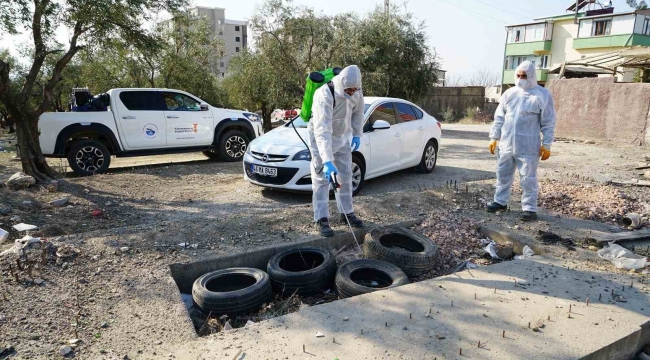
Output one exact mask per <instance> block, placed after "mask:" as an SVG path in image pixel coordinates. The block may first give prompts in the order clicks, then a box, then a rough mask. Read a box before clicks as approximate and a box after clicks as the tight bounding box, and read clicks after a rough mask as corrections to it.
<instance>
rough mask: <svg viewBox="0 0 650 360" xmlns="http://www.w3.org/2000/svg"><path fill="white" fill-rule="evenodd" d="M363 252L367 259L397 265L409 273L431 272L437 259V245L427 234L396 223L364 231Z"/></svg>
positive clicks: (413, 274) (417, 274)
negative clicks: (365, 232)
mask: <svg viewBox="0 0 650 360" xmlns="http://www.w3.org/2000/svg"><path fill="white" fill-rule="evenodd" d="M363 252H364V254H365V255H366V257H367V258H368V259H377V260H382V261H386V262H388V263H391V264H393V265H396V266H397V267H399V268H400V269H402V270H403V271H404V272H405V273H406V275H408V276H419V275H422V274H423V273H425V272H427V271H430V270H431V269H433V268H434V267H435V266H436V263H437V261H438V253H439V252H438V245H436V244H434V242H433V241H432V240H431V239H429V238H428V237H426V236H424V235H422V234H418V233H416V232H415V231H411V230H409V229H405V228H402V227H398V226H389V227H385V228H381V229H374V230H372V231H370V232H369V233H368V234H366V239H365V240H364V242H363Z"/></svg>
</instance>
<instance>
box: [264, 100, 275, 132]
mask: <svg viewBox="0 0 650 360" xmlns="http://www.w3.org/2000/svg"><path fill="white" fill-rule="evenodd" d="M262 126H263V127H264V132H265V133H266V132H267V131H271V130H273V129H272V127H273V125H272V124H271V112H270V111H269V110H268V104H267V103H265V102H263V103H262Z"/></svg>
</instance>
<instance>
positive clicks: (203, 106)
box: [201, 103, 209, 111]
mask: <svg viewBox="0 0 650 360" xmlns="http://www.w3.org/2000/svg"><path fill="white" fill-rule="evenodd" d="M208 109H209V107H208V104H206V103H202V104H201V111H208Z"/></svg>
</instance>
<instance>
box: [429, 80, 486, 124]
mask: <svg viewBox="0 0 650 360" xmlns="http://www.w3.org/2000/svg"><path fill="white" fill-rule="evenodd" d="M416 104H417V105H418V106H420V107H421V108H422V109H424V111H426V112H427V113H429V114H430V115H433V116H434V117H435V118H436V119H438V120H440V121H443V120H444V119H443V117H442V112H443V111H445V109H447V108H451V109H453V110H454V114H455V115H456V116H457V117H458V118H460V117H461V116H462V115H464V114H465V110H466V109H467V108H468V107H472V108H476V107H478V108H480V109H483V106H484V105H485V88H484V87H482V86H463V87H434V88H433V89H432V90H431V92H430V94H429V95H428V96H426V97H424V98H422V99H420V100H419V101H417V102H416Z"/></svg>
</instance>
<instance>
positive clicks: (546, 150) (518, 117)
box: [487, 61, 555, 221]
mask: <svg viewBox="0 0 650 360" xmlns="http://www.w3.org/2000/svg"><path fill="white" fill-rule="evenodd" d="M515 84H516V86H515V87H513V88H510V89H508V90H507V91H506V92H504V93H503V95H502V96H501V102H500V103H499V107H497V110H496V112H495V114H494V124H493V125H492V129H491V130H490V139H491V141H490V146H489V149H490V152H491V153H492V154H493V155H494V152H495V151H496V150H497V147H498V152H497V174H496V175H497V183H496V191H495V194H494V202H493V203H491V204H489V205H488V206H487V211H488V212H497V211H500V210H506V209H507V208H508V206H507V205H508V203H509V201H510V194H511V192H512V183H513V181H514V177H515V170H519V180H520V185H521V189H522V192H523V194H522V196H521V207H522V210H523V213H522V215H521V220H523V221H531V220H536V219H537V195H538V193H539V184H538V181H537V166H538V165H539V160H540V158H541V159H542V160H547V159H548V158H549V157H550V156H551V144H552V143H553V137H554V134H555V106H554V104H553V98H552V97H551V93H550V92H549V91H548V90H547V89H545V88H543V87H541V86H539V85H537V78H536V75H535V65H534V64H533V63H531V62H530V61H524V62H523V63H521V64H520V65H519V66H518V67H517V70H516V71H515ZM540 132H541V134H542V139H540Z"/></svg>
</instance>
